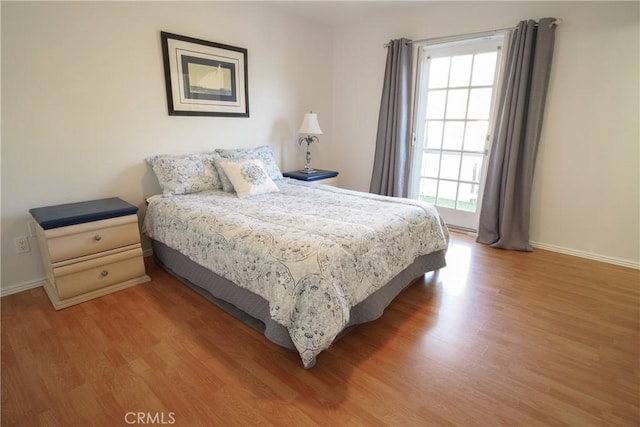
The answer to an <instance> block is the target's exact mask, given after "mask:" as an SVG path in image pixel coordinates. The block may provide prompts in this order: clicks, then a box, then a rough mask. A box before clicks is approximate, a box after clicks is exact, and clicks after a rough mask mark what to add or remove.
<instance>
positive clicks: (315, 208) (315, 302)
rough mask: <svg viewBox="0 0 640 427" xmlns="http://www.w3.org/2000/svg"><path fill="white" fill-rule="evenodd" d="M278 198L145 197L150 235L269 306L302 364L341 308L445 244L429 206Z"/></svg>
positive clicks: (365, 197) (327, 337) (292, 190)
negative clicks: (267, 303)
mask: <svg viewBox="0 0 640 427" xmlns="http://www.w3.org/2000/svg"><path fill="white" fill-rule="evenodd" d="M277 185H278V187H279V189H280V191H279V192H274V193H268V194H263V195H259V196H253V197H248V198H244V199H239V198H238V197H236V195H235V194H231V193H225V192H223V191H207V192H201V193H197V194H187V195H179V196H169V197H166V196H165V197H162V196H154V197H152V198H150V199H149V205H148V208H147V213H146V216H145V220H144V225H143V231H144V233H145V234H147V235H148V236H149V237H151V238H153V239H155V240H158V241H160V242H162V243H164V244H166V245H167V246H169V247H171V248H173V249H175V250H178V251H180V252H181V253H182V254H184V255H186V256H187V257H189V258H190V259H191V260H193V261H195V262H196V263H198V264H200V265H202V266H204V267H207V268H208V269H210V270H211V271H213V272H214V273H216V274H218V275H220V276H222V277H225V278H226V279H229V280H231V281H233V282H234V283H236V284H238V285H239V286H241V287H243V288H246V289H249V290H251V291H252V292H254V293H256V294H258V295H260V296H262V297H263V298H264V299H266V300H267V301H269V304H270V313H271V317H272V318H273V319H274V320H275V321H276V322H278V323H280V324H282V325H283V326H285V327H286V328H287V329H288V331H289V333H290V335H291V339H292V341H293V343H294V344H295V346H296V348H297V349H298V352H299V353H300V356H301V358H302V361H303V364H304V365H305V367H308V366H309V365H311V364H313V363H314V360H315V356H316V355H317V354H318V353H320V352H321V351H323V350H324V349H326V348H328V347H329V346H330V345H331V343H332V342H333V340H334V339H335V337H336V336H337V334H338V333H339V332H340V331H342V329H343V328H344V327H345V325H346V324H347V323H348V322H349V310H350V308H351V307H353V306H355V305H356V304H358V303H359V302H361V301H362V300H364V299H365V298H366V297H368V296H369V295H371V294H372V293H373V292H375V291H376V290H377V289H379V288H380V287H381V286H383V285H384V284H385V283H387V282H389V281H390V280H391V279H392V278H393V277H394V276H395V275H397V274H398V273H399V272H400V271H402V270H403V269H405V268H406V267H408V266H409V265H410V264H411V263H412V262H413V261H414V260H415V259H416V258H417V257H419V256H421V255H425V254H429V253H432V252H435V251H439V250H442V249H446V248H447V244H448V240H449V235H448V231H447V228H446V226H445V225H444V222H443V221H442V220H441V218H440V217H439V215H438V213H437V211H436V209H435V208H434V207H433V206H431V205H428V204H425V203H422V202H418V201H414V200H408V199H398V198H390V197H383V196H377V195H373V194H368V193H361V192H354V191H349V190H344V189H339V188H334V187H329V186H326V185H314V184H308V183H305V182H300V181H294V180H289V179H284V180H279V181H277Z"/></svg>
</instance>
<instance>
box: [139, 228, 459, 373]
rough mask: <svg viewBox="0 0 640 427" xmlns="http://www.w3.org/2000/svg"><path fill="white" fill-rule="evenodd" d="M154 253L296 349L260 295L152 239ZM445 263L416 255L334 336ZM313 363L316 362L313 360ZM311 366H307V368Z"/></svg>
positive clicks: (441, 256) (378, 312) (374, 314)
mask: <svg viewBox="0 0 640 427" xmlns="http://www.w3.org/2000/svg"><path fill="white" fill-rule="evenodd" d="M151 243H152V247H153V254H154V257H155V259H156V260H157V261H158V263H159V264H160V265H161V266H162V267H163V268H164V269H165V270H167V271H168V272H169V273H171V274H172V275H173V276H175V277H176V278H178V279H179V280H180V281H181V282H183V283H184V284H186V285H187V286H189V287H190V288H192V289H193V290H195V291H196V292H198V293H199V294H201V295H202V296H204V297H205V298H207V299H208V300H209V301H211V302H212V303H214V304H216V305H217V306H219V307H220V308H222V309H223V310H225V311H226V312H227V313H229V314H231V315H232V316H234V317H236V318H237V319H239V320H241V321H242V322H244V323H246V324H247V325H249V326H251V327H253V328H254V329H256V330H258V331H259V332H261V333H263V334H264V335H265V336H266V337H267V338H268V339H269V340H270V341H272V342H274V343H275V344H278V345H280V346H282V347H285V348H288V349H291V350H295V349H296V348H295V346H294V344H293V341H291V337H290V336H289V331H288V330H287V329H286V328H285V327H284V326H282V325H281V324H279V323H276V322H275V321H274V320H273V319H271V316H270V313H269V303H268V302H267V300H265V299H264V298H262V297H261V296H259V295H257V294H255V293H253V292H251V291H249V290H247V289H244V288H241V287H239V286H238V285H236V284H235V283H233V282H231V281H229V280H227V279H225V278H224V277H221V276H218V275H217V274H215V273H213V272H212V271H210V270H208V269H207V268H205V267H203V266H201V265H199V264H197V263H195V262H193V261H191V260H190V259H189V258H187V257H186V256H185V255H183V254H181V253H180V252H178V251H176V250H174V249H172V248H170V247H169V246H167V245H165V244H164V243H161V242H159V241H156V240H151ZM444 266H446V261H445V251H438V252H434V253H432V254H429V255H423V256H421V257H419V258H417V259H416V260H415V261H414V262H413V264H411V265H410V266H409V267H407V268H406V269H404V270H403V271H401V272H400V273H399V274H398V275H397V276H395V277H394V278H393V279H392V280H391V281H390V282H389V283H387V284H386V285H385V286H383V287H382V288H380V289H379V290H377V291H376V292H375V293H373V294H372V295H370V296H369V297H367V298H366V299H365V300H364V301H362V302H360V303H359V304H357V305H356V306H354V307H352V308H351V311H350V316H349V323H348V324H347V326H346V327H345V329H344V330H343V331H342V333H341V334H340V335H338V337H337V338H336V340H337V339H339V338H340V337H341V336H343V335H344V334H345V333H346V332H348V331H349V330H351V329H352V328H353V327H354V326H355V325H358V324H361V323H366V322H370V321H372V320H375V319H377V318H379V317H380V316H382V313H383V312H384V309H385V308H386V307H387V306H388V305H389V304H390V303H391V301H393V299H394V298H395V297H396V296H398V295H399V294H400V293H401V292H402V291H403V290H404V289H405V288H407V287H408V286H409V285H410V284H411V283H413V282H414V281H415V280H416V279H418V278H419V277H421V276H422V275H424V274H425V273H427V272H429V271H434V270H438V269H440V268H443V267H444ZM314 363H315V362H314ZM311 366H313V364H312V365H310V366H309V367H311Z"/></svg>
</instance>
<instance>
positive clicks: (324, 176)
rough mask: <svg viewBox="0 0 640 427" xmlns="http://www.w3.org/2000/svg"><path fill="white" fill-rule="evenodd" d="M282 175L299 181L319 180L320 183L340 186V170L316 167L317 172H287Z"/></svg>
mask: <svg viewBox="0 0 640 427" xmlns="http://www.w3.org/2000/svg"><path fill="white" fill-rule="evenodd" d="M282 176H284V177H286V178H293V179H297V180H299V181H306V182H318V183H320V184H325V185H331V186H333V187H337V186H338V172H336V171H327V170H321V169H316V171H315V172H311V173H305V172H300V171H292V172H285V173H283V174H282Z"/></svg>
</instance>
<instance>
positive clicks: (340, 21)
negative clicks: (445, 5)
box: [269, 0, 429, 27]
mask: <svg viewBox="0 0 640 427" xmlns="http://www.w3.org/2000/svg"><path fill="white" fill-rule="evenodd" d="M428 1H429V0H422V1H404V0H395V1H394V0H384V1H383V0H359V1H330V0H327V1H322V0H290V1H273V2H269V3H270V4H273V5H274V7H277V8H279V9H281V10H284V11H286V12H288V13H290V14H292V15H297V16H300V17H303V18H306V19H309V20H312V21H316V22H319V23H321V24H324V25H328V26H332V27H339V26H344V25H351V24H355V23H358V22H362V21H365V20H368V19H371V18H373V17H375V16H380V15H384V14H388V13H392V12H398V11H401V10H404V9H409V8H412V7H415V6H416V5H417V4H420V3H425V2H428Z"/></svg>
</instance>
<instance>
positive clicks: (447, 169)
mask: <svg viewBox="0 0 640 427" xmlns="http://www.w3.org/2000/svg"><path fill="white" fill-rule="evenodd" d="M459 167H460V154H448V153H447V154H445V153H442V160H441V163H440V178H444V179H455V180H457V179H458V168H459Z"/></svg>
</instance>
